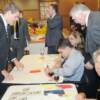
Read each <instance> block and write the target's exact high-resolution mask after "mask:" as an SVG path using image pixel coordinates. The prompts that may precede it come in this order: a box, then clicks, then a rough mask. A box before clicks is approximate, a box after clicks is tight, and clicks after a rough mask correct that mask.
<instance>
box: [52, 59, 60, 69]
mask: <svg viewBox="0 0 100 100" xmlns="http://www.w3.org/2000/svg"><path fill="white" fill-rule="evenodd" d="M60 67H61V58H56V59H55V61H54V64H53V68H54V69H55V68H60Z"/></svg>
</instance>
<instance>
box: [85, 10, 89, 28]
mask: <svg viewBox="0 0 100 100" xmlns="http://www.w3.org/2000/svg"><path fill="white" fill-rule="evenodd" d="M89 15H90V11H88V12H87V16H86V20H85V22H86V26H88V18H89Z"/></svg>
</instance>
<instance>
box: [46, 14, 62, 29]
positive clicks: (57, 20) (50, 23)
mask: <svg viewBox="0 0 100 100" xmlns="http://www.w3.org/2000/svg"><path fill="white" fill-rule="evenodd" d="M47 25H48V27H49V28H51V29H53V28H55V27H57V26H59V25H62V19H61V17H60V16H55V18H53V19H50V18H48V20H47Z"/></svg>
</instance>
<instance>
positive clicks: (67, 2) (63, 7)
mask: <svg viewBox="0 0 100 100" xmlns="http://www.w3.org/2000/svg"><path fill="white" fill-rule="evenodd" d="M9 1H11V0H0V9H2V8H3V7H4V6H5V4H6V3H8V2H9ZM14 1H18V0H14ZM36 1H37V4H38V7H37V8H36V9H31V8H30V9H23V15H24V17H25V18H26V19H28V18H30V17H32V18H33V19H34V20H40V10H39V1H40V0H35V2H36ZM41 1H54V0H41ZM56 1H58V5H59V12H60V14H61V16H62V17H63V22H64V27H69V11H70V9H71V7H72V6H73V4H74V3H75V2H76V1H79V2H84V3H85V4H86V5H88V6H89V8H91V9H92V10H97V8H98V4H97V1H98V0H56ZM26 8H28V7H26Z"/></svg>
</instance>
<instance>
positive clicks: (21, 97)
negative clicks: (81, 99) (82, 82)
mask: <svg viewBox="0 0 100 100" xmlns="http://www.w3.org/2000/svg"><path fill="white" fill-rule="evenodd" d="M76 95H77V89H76V87H75V85H74V84H41V85H14V86H10V87H9V88H8V89H7V91H6V92H5V94H4V96H3V97H2V99H1V100H76V99H75V98H76Z"/></svg>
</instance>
